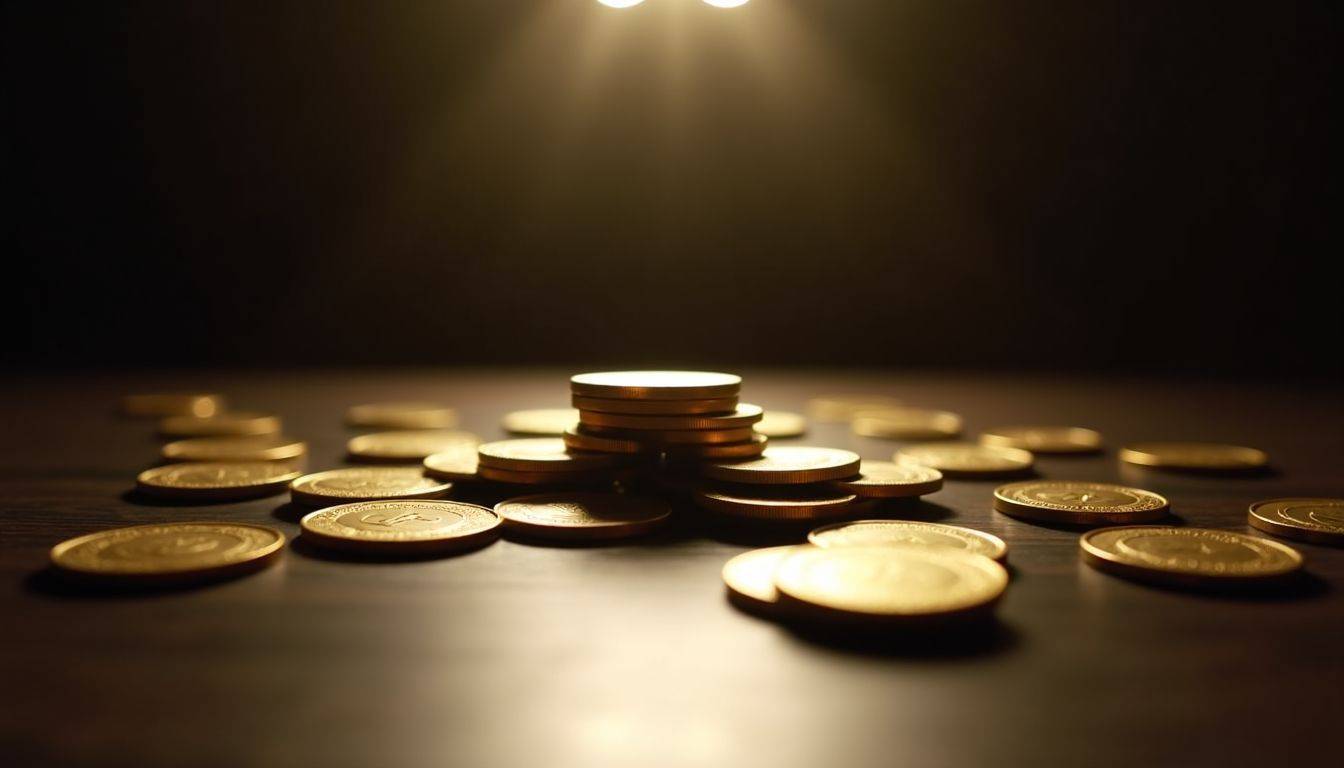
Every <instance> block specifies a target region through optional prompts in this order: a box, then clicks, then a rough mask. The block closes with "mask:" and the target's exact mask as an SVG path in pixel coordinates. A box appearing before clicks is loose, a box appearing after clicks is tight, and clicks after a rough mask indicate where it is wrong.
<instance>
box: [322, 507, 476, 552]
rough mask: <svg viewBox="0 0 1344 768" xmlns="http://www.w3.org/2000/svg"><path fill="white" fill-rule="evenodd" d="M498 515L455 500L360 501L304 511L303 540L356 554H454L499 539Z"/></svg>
mask: <svg viewBox="0 0 1344 768" xmlns="http://www.w3.org/2000/svg"><path fill="white" fill-rule="evenodd" d="M499 524H500V519H499V515H496V514H495V513H494V512H492V511H490V510H488V509H486V508H485V507H479V506H477V505H475V504H466V503H463V502H460V501H418V500H416V501H362V502H359V503H356V504H341V505H339V506H335V507H327V508H326V509H319V510H317V511H316V512H309V513H308V514H307V515H304V517H303V519H302V520H301V521H300V525H301V526H302V528H303V534H304V537H305V538H308V539H311V540H312V541H314V542H315V543H317V544H320V545H322V546H327V547H334V548H338V549H351V550H357V551H361V552H383V553H405V554H420V553H426V552H460V551H463V550H467V549H475V548H476V547H480V546H484V545H485V544H489V543H490V542H492V541H494V540H495V539H496V538H498V537H499Z"/></svg>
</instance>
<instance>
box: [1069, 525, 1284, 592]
mask: <svg viewBox="0 0 1344 768" xmlns="http://www.w3.org/2000/svg"><path fill="white" fill-rule="evenodd" d="M1078 543H1079V545H1080V546H1081V547H1082V550H1083V559H1085V560H1086V561H1087V562H1088V564H1089V565H1091V566H1093V567H1094V568H1097V569H1099V570H1103V571H1107V572H1109V573H1114V574H1116V575H1118V576H1127V577H1130V578H1134V579H1140V580H1144V581H1154V582H1159V583H1164V584H1176V585H1184V586H1216V585H1220V584H1227V585H1235V584H1239V583H1245V582H1254V581H1263V580H1273V579H1278V578H1282V577H1284V576H1287V575H1288V574H1290V573H1293V572H1294V571H1297V570H1298V569H1299V568H1301V567H1302V555H1301V554H1299V553H1298V552H1297V550H1295V549H1293V548H1291V547H1286V546H1284V545H1282V544H1280V543H1278V542H1276V541H1270V540H1269V539H1261V538H1256V537H1254V536H1246V535H1244V534H1240V533H1232V532H1231V531H1215V530H1211V529H1208V528H1169V527H1166V526H1161V525H1135V526H1124V527H1119V528H1099V529H1097V530H1095V531H1088V532H1087V533H1085V534H1083V537H1082V538H1081V539H1080V540H1079V542H1078Z"/></svg>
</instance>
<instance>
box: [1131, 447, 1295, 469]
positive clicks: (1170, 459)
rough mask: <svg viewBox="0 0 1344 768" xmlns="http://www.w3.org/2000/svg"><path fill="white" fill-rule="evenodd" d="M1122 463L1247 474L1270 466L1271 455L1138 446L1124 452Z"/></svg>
mask: <svg viewBox="0 0 1344 768" xmlns="http://www.w3.org/2000/svg"><path fill="white" fill-rule="evenodd" d="M1120 460H1121V461H1125V462H1129V463H1130V464H1138V465H1140V466H1145V467H1157V468H1161V469H1186V470H1202V471H1206V472H1238V471H1242V472H1244V471H1247V470H1252V469H1260V468H1262V467H1264V466H1265V465H1267V464H1269V455H1268V454H1266V453H1265V452H1264V451H1260V450H1256V449H1255V448H1245V447H1242V446H1240V445H1221V444H1219V443H1134V444H1132V445H1127V446H1125V447H1124V448H1121V449H1120Z"/></svg>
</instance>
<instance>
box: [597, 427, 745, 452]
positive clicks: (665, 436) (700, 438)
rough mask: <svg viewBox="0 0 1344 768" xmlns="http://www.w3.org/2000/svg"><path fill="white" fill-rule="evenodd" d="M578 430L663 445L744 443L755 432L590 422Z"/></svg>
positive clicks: (741, 428) (735, 429)
mask: <svg viewBox="0 0 1344 768" xmlns="http://www.w3.org/2000/svg"><path fill="white" fill-rule="evenodd" d="M579 430H580V431H581V432H583V433H584V434H589V435H599V436H601V437H611V438H615V439H617V440H636V441H640V442H645V443H648V444H651V445H658V446H663V447H670V446H682V445H719V444H722V443H745V442H747V441H748V440H751V439H752V436H753V435H755V434H756V433H755V432H752V430H751V427H737V428H734V429H613V428H608V427H597V426H593V425H591V424H580V426H579Z"/></svg>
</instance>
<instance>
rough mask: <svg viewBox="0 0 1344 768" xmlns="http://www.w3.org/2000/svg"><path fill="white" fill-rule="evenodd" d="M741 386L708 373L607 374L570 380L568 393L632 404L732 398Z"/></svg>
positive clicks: (734, 379)
mask: <svg viewBox="0 0 1344 768" xmlns="http://www.w3.org/2000/svg"><path fill="white" fill-rule="evenodd" d="M741 385H742V377H741V376H735V375H733V374H731V373H713V372H710V371H606V372H602V373H580V374H578V375H576V376H571V377H570V379H569V389H570V392H572V393H573V394H575V395H580V396H582V397H606V398H628V399H633V400H706V399H712V398H721V397H733V396H736V395H737V390H738V389H739V388H740V387H741Z"/></svg>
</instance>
